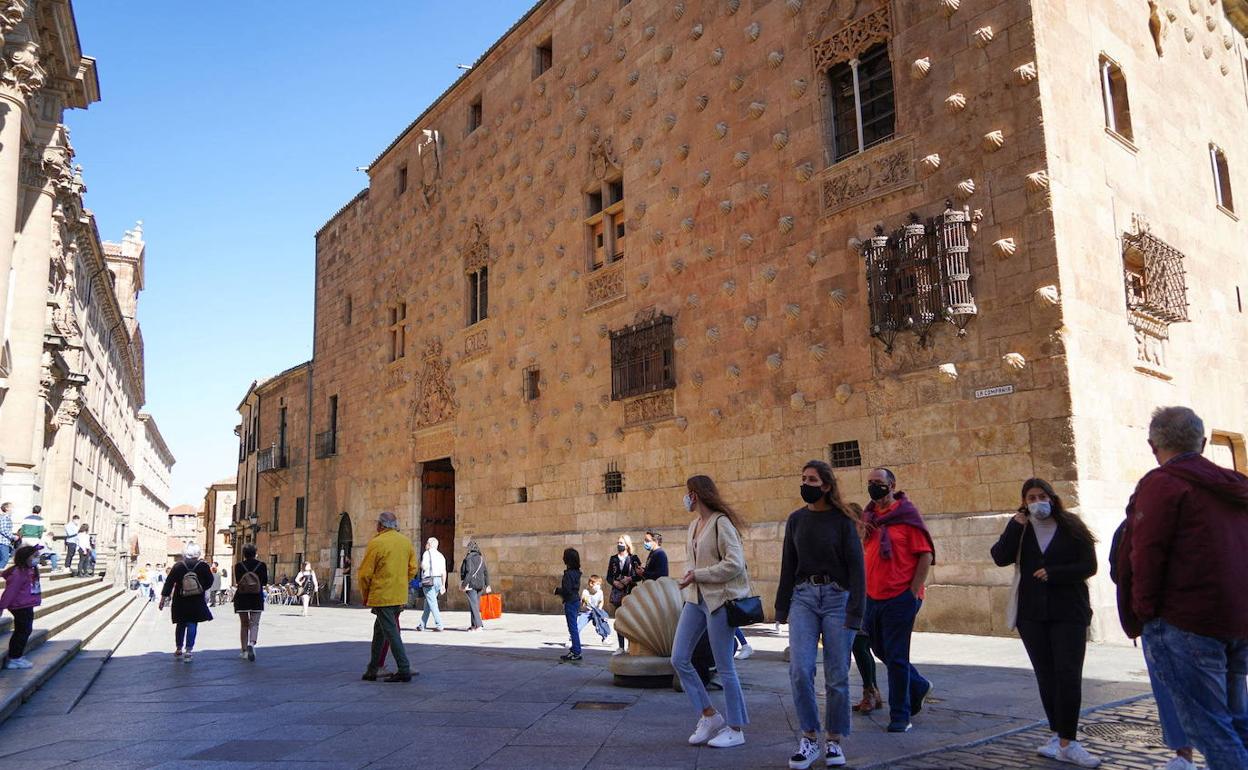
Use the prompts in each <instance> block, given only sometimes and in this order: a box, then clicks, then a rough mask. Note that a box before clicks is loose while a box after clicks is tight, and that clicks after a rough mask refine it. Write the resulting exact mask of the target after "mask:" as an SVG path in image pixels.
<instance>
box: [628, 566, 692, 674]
mask: <svg viewBox="0 0 1248 770" xmlns="http://www.w3.org/2000/svg"><path fill="white" fill-rule="evenodd" d="M684 603H685V602H684V599H682V598H681V595H680V589H679V588H677V586H676V581H675V580H672V579H671V578H668V577H663V578H659V579H658V580H646V581H643V582H642V583H640V584H639V585H638V586H637V587H636V588H634V589H633V591H632V593H630V594H629V595H628V596H627V597H625V599H624V603H623V604H622V605H620V609H619V610H618V611H617V612H616V614H615V630H616V631H618V632H620V633H621V634H623V635H624V636H625V638H627V639H628V640H629V641H630V642H632V645H631V646H630V649H629V652H628V654H627V655H617V656H615V657H614V658H612V659H611V665H610V669H611V673H613V674H615V675H616V676H663V675H670V674H671V673H672V668H671V663H670V660H669V659H670V658H671V656H672V641H673V640H674V639H675V638H676V623H677V622H678V621H679V620H680V611H681V609H682V608H683V607H684Z"/></svg>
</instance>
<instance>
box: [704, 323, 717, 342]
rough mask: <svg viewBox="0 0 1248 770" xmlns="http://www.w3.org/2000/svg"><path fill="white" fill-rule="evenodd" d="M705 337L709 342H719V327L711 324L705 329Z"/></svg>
mask: <svg viewBox="0 0 1248 770" xmlns="http://www.w3.org/2000/svg"><path fill="white" fill-rule="evenodd" d="M706 338H707V339H708V340H710V341H711V342H719V327H718V326H712V327H710V328H708V329H707V330H706Z"/></svg>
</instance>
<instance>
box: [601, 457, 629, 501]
mask: <svg viewBox="0 0 1248 770" xmlns="http://www.w3.org/2000/svg"><path fill="white" fill-rule="evenodd" d="M602 491H603V492H604V493H605V494H606V495H607V496H608V497H615V496H616V495H618V494H619V493H621V492H623V491H624V474H623V473H621V472H620V469H619V468H618V467H617V466H616V464H615V463H611V464H610V465H608V466H607V472H606V473H604V474H602Z"/></svg>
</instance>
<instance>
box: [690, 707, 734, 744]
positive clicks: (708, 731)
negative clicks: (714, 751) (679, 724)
mask: <svg viewBox="0 0 1248 770" xmlns="http://www.w3.org/2000/svg"><path fill="white" fill-rule="evenodd" d="M727 726H728V723H727V722H725V721H724V715H723V714H720V713H719V712H715V715H714V716H709V717H701V718H699V719H698V726H697V727H696V728H694V731H693V735H690V736H689V745H690V746H701V745H702V744H703V743H706V742H707V741H709V740H710V739H711V738H713V737H714V736H715V734H716V733H718V732H719V731H720V730H722V729H724V728H725V727H727Z"/></svg>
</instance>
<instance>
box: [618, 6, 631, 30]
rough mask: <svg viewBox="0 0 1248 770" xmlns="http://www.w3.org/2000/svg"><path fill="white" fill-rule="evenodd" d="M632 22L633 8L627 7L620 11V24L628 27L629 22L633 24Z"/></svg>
mask: <svg viewBox="0 0 1248 770" xmlns="http://www.w3.org/2000/svg"><path fill="white" fill-rule="evenodd" d="M632 23H633V9H632V8H625V9H624V10H623V11H621V12H620V26H621V27H627V26H628V25H629V24H632Z"/></svg>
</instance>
